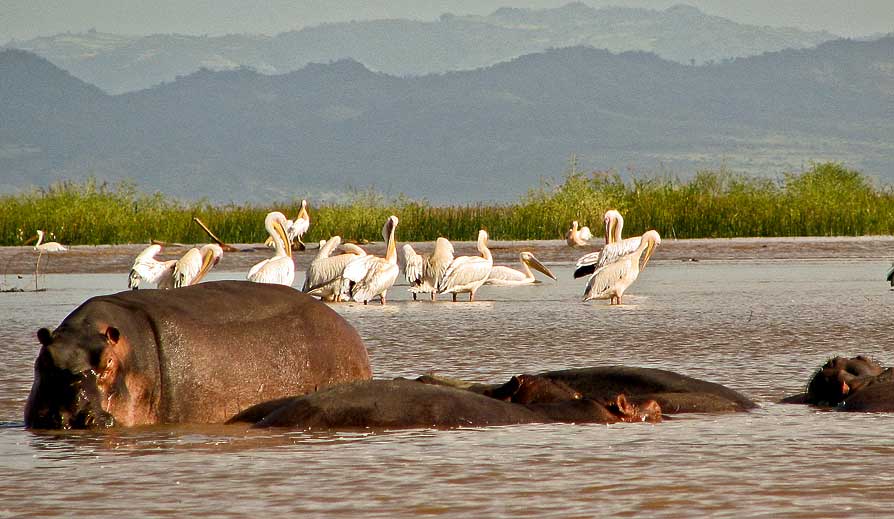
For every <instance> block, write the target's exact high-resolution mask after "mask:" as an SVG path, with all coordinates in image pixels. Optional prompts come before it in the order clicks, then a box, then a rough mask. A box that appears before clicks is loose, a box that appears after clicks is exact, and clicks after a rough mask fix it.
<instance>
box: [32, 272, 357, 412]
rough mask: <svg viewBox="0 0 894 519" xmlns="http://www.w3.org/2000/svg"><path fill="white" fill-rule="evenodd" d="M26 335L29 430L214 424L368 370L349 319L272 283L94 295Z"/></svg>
mask: <svg viewBox="0 0 894 519" xmlns="http://www.w3.org/2000/svg"><path fill="white" fill-rule="evenodd" d="M37 335H38V338H39V340H40V343H41V344H42V346H41V348H40V352H39V354H38V356H37V361H36V362H35V366H34V384H33V386H32V388H31V394H30V395H29V397H28V402H27V404H26V406H25V426H26V427H29V428H51V429H55V428H69V427H90V426H111V425H124V426H131V425H143V424H161V423H216V422H223V421H224V420H226V419H227V418H229V417H230V416H232V415H233V414H234V413H237V412H239V411H240V410H242V409H245V408H246V407H249V406H251V405H254V404H256V403H259V402H263V401H267V400H270V399H275V398H279V397H283V396H286V395H296V394H304V393H308V392H311V391H314V390H316V389H318V388H322V387H324V386H328V385H330V384H335V383H339V382H347V381H352V380H361V379H368V378H370V377H371V371H370V367H369V358H368V356H367V352H366V348H365V347H364V345H363V342H362V341H361V339H360V336H359V335H358V334H357V332H356V331H355V330H354V328H353V327H352V326H351V325H350V324H348V322H347V321H346V320H345V319H344V318H342V317H341V316H340V315H339V314H337V313H336V312H335V311H333V310H332V309H330V308H329V307H327V306H326V305H325V304H323V303H320V302H319V301H317V300H315V299H314V298H312V297H310V296H307V295H305V294H302V293H301V292H299V291H297V290H294V289H292V288H289V287H285V286H280V285H268V284H261V283H250V282H246V281H219V282H209V283H201V284H198V285H195V286H191V287H184V288H178V289H175V290H139V291H126V292H121V293H118V294H114V295H108V296H99V297H94V298H91V299H89V300H87V301H86V302H85V303H83V304H82V305H81V306H79V307H78V308H77V309H75V310H74V311H73V312H72V313H71V314H70V315H69V316H68V317H66V318H65V319H64V320H63V321H62V324H60V325H59V327H58V328H56V329H55V330H53V331H52V332H51V331H49V330H47V329H45V328H43V329H41V330H39V331H38V334H37Z"/></svg>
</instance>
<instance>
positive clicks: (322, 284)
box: [301, 236, 366, 302]
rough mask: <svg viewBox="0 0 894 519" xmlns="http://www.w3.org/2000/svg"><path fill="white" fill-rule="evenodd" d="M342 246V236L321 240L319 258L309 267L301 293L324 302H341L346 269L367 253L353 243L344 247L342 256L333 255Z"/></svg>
mask: <svg viewBox="0 0 894 519" xmlns="http://www.w3.org/2000/svg"><path fill="white" fill-rule="evenodd" d="M339 245H341V236H332V237H331V238H329V239H328V240H320V250H319V251H318V252H317V256H316V257H315V258H314V259H313V261H311V262H310V265H308V266H307V271H306V272H305V274H304V286H302V287H301V291H302V292H305V293H307V294H310V295H312V296H318V297H320V298H322V299H323V300H324V301H336V302H337V301H340V300H341V286H342V277H341V275H342V273H343V272H344V270H345V267H346V266H347V265H348V263H350V262H351V261H352V260H354V259H355V258H358V257H360V256H366V251H365V250H363V249H361V248H360V247H358V246H356V245H354V244H353V243H345V244H344V245H342V250H343V251H344V252H343V253H342V254H339V255H336V256H333V255H332V253H333V252H334V251H335V249H337V248H338V247H339Z"/></svg>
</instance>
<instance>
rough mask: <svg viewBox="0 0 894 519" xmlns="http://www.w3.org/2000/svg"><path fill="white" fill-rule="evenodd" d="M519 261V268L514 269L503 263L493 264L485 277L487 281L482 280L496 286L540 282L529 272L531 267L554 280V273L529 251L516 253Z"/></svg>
mask: <svg viewBox="0 0 894 519" xmlns="http://www.w3.org/2000/svg"><path fill="white" fill-rule="evenodd" d="M518 259H519V261H521V266H522V268H521V270H516V269H514V268H511V267H504V266H503V265H494V267H493V268H492V269H491V270H490V275H489V276H488V277H487V281H485V282H484V284H485V285H496V286H518V285H531V284H534V283H540V281H538V280H537V279H535V278H534V273H533V272H531V269H532V268H533V269H534V270H536V271H538V272H540V273H542V274H543V275H545V276H547V277H549V278H551V279H553V280H555V279H556V275H555V274H553V273H552V271H550V270H549V269H548V268H547V267H546V265H544V264H543V263H540V260H538V259H537V258H536V257H534V255H533V254H531V253H530V252H522V253H520V254H519V255H518Z"/></svg>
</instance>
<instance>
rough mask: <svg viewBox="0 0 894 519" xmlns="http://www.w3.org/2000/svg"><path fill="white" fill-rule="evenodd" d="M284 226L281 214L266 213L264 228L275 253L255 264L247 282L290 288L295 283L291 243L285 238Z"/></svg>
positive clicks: (276, 212)
mask: <svg viewBox="0 0 894 519" xmlns="http://www.w3.org/2000/svg"><path fill="white" fill-rule="evenodd" d="M285 224H286V217H285V215H284V214H282V213H281V212H279V211H273V212H270V213H267V216H266V217H265V218H264V228H265V229H267V233H268V234H269V235H270V238H272V239H273V246H274V248H275V249H276V252H275V253H274V254H273V257H272V258H268V259H265V260H264V261H261V262H259V263H256V264H255V265H254V266H253V267H252V268H251V269H249V271H248V276H247V279H248V280H249V281H254V282H255V283H274V284H280V285H286V286H292V282H293V281H295V262H294V261H292V243H291V242H290V241H289V240H288V238H287V237H286V229H285Z"/></svg>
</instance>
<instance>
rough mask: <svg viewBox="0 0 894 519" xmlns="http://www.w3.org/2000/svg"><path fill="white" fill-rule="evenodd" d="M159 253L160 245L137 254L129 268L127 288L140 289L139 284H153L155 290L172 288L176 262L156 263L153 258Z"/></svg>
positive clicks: (152, 246)
mask: <svg viewBox="0 0 894 519" xmlns="http://www.w3.org/2000/svg"><path fill="white" fill-rule="evenodd" d="M159 252H161V245H157V244H153V245H150V246H148V247H146V248H145V249H143V251H142V252H140V253H139V254H137V257H136V258H135V259H134V260H133V266H132V267H130V276H129V278H128V283H127V287H128V288H131V289H134V290H136V289H138V288H140V283H141V282H143V281H145V282H147V283H155V288H160V289H168V288H174V267H175V266H176V265H177V260H167V261H158V260H157V259H155V256H157V255H158V253H159Z"/></svg>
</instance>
